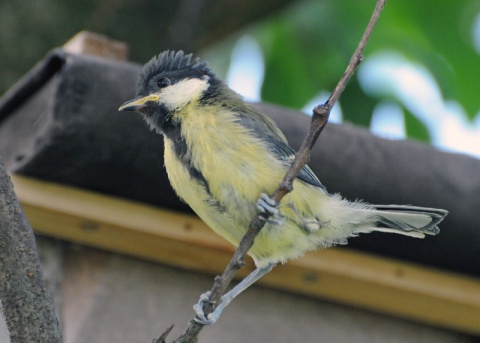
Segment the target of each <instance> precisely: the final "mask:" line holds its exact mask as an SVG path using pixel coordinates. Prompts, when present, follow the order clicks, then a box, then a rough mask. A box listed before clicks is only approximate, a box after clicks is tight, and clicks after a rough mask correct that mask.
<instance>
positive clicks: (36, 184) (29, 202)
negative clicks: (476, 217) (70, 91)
mask: <svg viewBox="0 0 480 343" xmlns="http://www.w3.org/2000/svg"><path fill="white" fill-rule="evenodd" d="M12 181H13V183H14V186H15V191H16V193H17V196H18V198H19V200H20V202H21V203H22V207H23V209H24V210H25V213H26V215H27V217H28V218H29V220H30V222H31V225H32V226H33V227H34V228H35V230H36V231H37V232H38V233H42V234H46V235H50V236H54V237H58V238H61V239H65V240H71V241H75V242H79V243H83V244H86V245H90V246H95V247H99V248H104V249H109V250H112V251H117V252H121V253H125V254H129V255H133V256H138V257H142V258H146V259H150V260H155V261H159V262H162V263H165V264H169V265H174V266H178V267H182V268H187V269H191V270H196V271H203V272H208V273H220V272H221V271H223V269H224V267H225V266H226V264H227V263H228V261H229V259H230V257H231V255H232V253H233V248H232V246H231V245H230V244H229V243H227V242H226V241H225V240H223V239H222V238H221V237H219V236H217V235H216V234H214V233H213V232H212V231H211V230H210V229H209V228H208V227H207V226H206V225H205V224H204V223H203V222H202V221H200V220H199V219H198V218H196V217H194V216H190V215H186V214H182V213H174V212H171V211H167V210H163V209H159V208H154V207H151V206H148V205H145V204H140V203H137V202H132V201H128V200H123V199H119V198H113V197H110V196H107V195H102V194H98V193H93V192H88V191H85V190H80V189H75V188H72V187H67V186H63V185H59V184H53V183H48V182H44V181H38V180H34V179H29V178H25V177H20V176H13V177H12ZM248 265H249V267H248V268H246V270H243V271H242V273H241V276H245V275H246V273H248V272H250V271H251V270H252V268H253V265H252V263H251V261H249V263H248ZM260 283H261V284H263V285H267V286H270V287H273V288H277V289H282V290H287V291H291V292H295V293H300V294H304V295H308V296H312V297H316V298H321V299H331V300H334V301H337V302H340V303H344V304H349V305H353V306H357V307H360V308H366V309H370V310H374V311H377V312H381V313H387V314H391V315H394V316H398V317H401V318H407V319H411V320H416V321H420V322H423V323H427V324H431V325H436V326H440V327H444V328H449V329H453V330H458V331H462V332H466V333H471V334H480V279H476V278H472V277H467V276H463V275H455V274H452V273H448V272H444V271H438V270H432V269H428V268H425V267H420V266H416V265H412V264H408V263H405V262H399V261H395V260H387V259H383V258H379V257H375V256H372V255H367V254H364V253H359V252H354V251H350V250H345V249H335V248H333V249H327V250H321V251H317V252H313V253H309V254H307V255H306V256H305V257H303V258H301V259H298V260H295V261H290V262H289V263H287V264H286V265H283V266H279V267H277V268H275V270H274V271H273V272H272V273H270V274H269V275H267V276H266V277H264V278H263V279H261V280H260Z"/></svg>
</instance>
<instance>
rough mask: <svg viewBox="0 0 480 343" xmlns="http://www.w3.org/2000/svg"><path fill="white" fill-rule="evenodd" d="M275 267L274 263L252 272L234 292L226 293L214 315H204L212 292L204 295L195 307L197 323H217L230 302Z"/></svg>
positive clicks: (233, 289) (234, 288)
mask: <svg viewBox="0 0 480 343" xmlns="http://www.w3.org/2000/svg"><path fill="white" fill-rule="evenodd" d="M273 267H275V264H274V263H271V264H269V265H267V266H266V267H264V268H257V269H255V270H254V271H253V272H251V273H250V274H249V275H248V276H247V277H246V278H245V279H243V280H242V281H241V282H240V283H239V284H238V285H236V286H235V287H233V288H232V290H231V291H230V292H228V293H226V294H225V295H224V296H222V300H221V302H220V303H219V304H218V306H217V307H216V308H215V310H214V311H213V312H212V313H209V314H208V315H207V316H206V315H205V314H204V313H203V305H204V303H205V302H206V301H209V299H210V291H209V292H206V293H203V294H202V295H201V296H200V300H199V301H198V303H197V304H196V305H195V306H193V309H194V310H195V313H196V314H197V315H196V316H195V321H196V322H198V323H200V324H203V325H211V324H213V323H215V322H216V321H217V320H218V318H219V317H220V314H222V311H223V309H224V308H225V307H227V306H228V304H230V302H231V301H232V300H233V299H235V297H236V296H237V295H239V294H240V293H242V292H243V291H244V290H246V289H247V288H248V287H250V286H251V285H253V284H254V283H255V282H256V281H257V280H259V279H260V278H261V277H262V276H264V275H265V274H267V273H269V272H270V271H271V270H272V269H273Z"/></svg>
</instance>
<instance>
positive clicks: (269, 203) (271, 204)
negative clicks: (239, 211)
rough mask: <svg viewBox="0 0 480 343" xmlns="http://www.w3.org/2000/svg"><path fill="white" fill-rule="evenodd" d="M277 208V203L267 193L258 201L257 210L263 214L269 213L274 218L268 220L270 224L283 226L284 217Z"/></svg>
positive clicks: (261, 195)
mask: <svg viewBox="0 0 480 343" xmlns="http://www.w3.org/2000/svg"><path fill="white" fill-rule="evenodd" d="M277 206H278V204H277V202H276V201H275V200H273V199H272V198H270V197H269V196H268V195H267V194H265V193H262V194H260V197H259V198H258V200H257V209H258V210H259V211H260V212H262V213H268V214H270V215H271V216H272V219H269V220H268V222H269V223H271V224H275V225H283V221H282V217H281V215H280V211H279V210H278V208H277Z"/></svg>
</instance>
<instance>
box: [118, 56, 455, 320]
mask: <svg viewBox="0 0 480 343" xmlns="http://www.w3.org/2000/svg"><path fill="white" fill-rule="evenodd" d="M119 110H120V111H137V112H140V113H141V114H142V116H143V118H144V119H145V120H146V122H147V123H148V125H149V126H150V128H151V129H153V130H155V131H156V132H158V133H159V134H162V135H163V138H164V143H165V152H164V160H165V167H166V170H167V173H168V178H169V180H170V183H171V185H172V187H173V188H174V189H175V191H176V192H177V194H178V196H180V197H181V198H182V199H183V200H184V201H185V202H187V203H188V204H189V205H190V207H191V208H192V209H193V210H194V211H195V213H196V214H197V215H198V216H199V217H200V218H202V219H203V221H205V223H206V224H207V225H208V226H209V227H210V228H212V229H213V230H214V231H215V232H216V233H218V234H219V235H221V236H222V237H224V238H226V239H227V240H228V241H229V242H231V243H232V244H234V245H238V243H239V242H240V240H241V239H242V237H243V235H244V234H245V232H246V230H247V227H248V224H249V222H250V220H251V219H252V218H253V217H254V215H255V214H256V213H257V211H258V210H260V211H266V212H269V213H270V214H272V215H273V217H271V218H272V219H270V220H268V221H267V223H266V225H265V227H264V228H263V229H262V230H261V232H260V233H259V234H258V236H257V237H256V239H255V243H254V245H253V247H252V248H251V249H250V251H249V255H250V256H251V257H252V258H253V260H254V261H255V264H256V267H257V269H256V270H255V271H254V272H252V273H251V274H250V275H249V276H248V277H246V278H245V279H244V280H243V281H242V282H240V283H239V284H238V285H237V286H236V287H234V288H233V289H232V290H231V291H230V292H229V293H227V294H225V295H224V296H223V297H222V301H221V303H220V304H219V305H218V306H217V308H216V310H215V311H214V312H212V313H210V314H209V315H208V316H206V315H205V314H204V313H203V309H202V308H203V302H204V301H206V300H207V299H208V295H209V294H208V292H207V293H206V294H204V295H202V297H201V299H200V301H199V303H198V304H197V305H196V306H195V307H194V308H195V311H196V312H197V316H196V320H197V321H198V322H200V323H202V324H212V323H214V322H215V321H216V320H217V319H218V317H219V315H220V313H221V312H222V310H223V308H224V307H225V306H227V305H228V303H230V301H231V300H232V299H233V298H234V297H235V296H237V295H238V294H239V293H240V292H242V291H243V290H244V289H246V288H247V287H248V286H250V285H251V284H253V283H254V282H255V281H256V280H258V279H259V278H260V277H262V276H263V275H264V274H266V273H268V272H269V271H270V270H271V269H272V268H273V266H274V265H275V264H276V263H279V262H281V263H284V262H286V261H287V260H288V259H293V258H297V257H300V256H302V255H303V254H304V253H305V252H306V251H309V250H315V249H319V248H327V247H330V246H332V245H335V244H346V243H347V238H349V237H353V236H356V235H358V234H359V233H369V232H372V231H382V232H393V233H398V234H402V235H406V236H411V237H416V238H423V237H424V236H425V235H435V234H437V233H438V232H439V229H438V227H437V224H438V223H439V222H441V221H442V220H443V218H444V217H445V216H446V215H447V213H448V212H447V211H445V210H441V209H433V208H423V207H413V206H397V205H386V206H378V205H371V204H367V203H365V202H362V201H354V202H349V201H347V200H345V199H343V198H342V197H341V196H340V195H339V194H329V193H328V192H327V191H326V189H325V187H324V186H323V185H322V184H321V183H320V181H319V180H318V178H317V177H316V176H315V174H314V173H313V172H312V170H311V169H310V168H309V167H308V166H305V167H304V168H303V169H302V170H301V172H300V174H299V175H298V178H297V179H296V180H295V181H294V185H293V191H292V192H291V193H289V194H287V195H286V196H285V197H284V198H283V200H282V201H281V203H280V204H275V202H274V201H272V200H271V199H270V198H269V197H268V196H267V194H272V192H273V191H274V190H275V189H276V187H277V186H278V184H279V183H280V181H281V180H282V178H283V176H284V175H285V173H286V171H287V169H288V168H289V166H290V164H291V163H292V161H293V158H294V154H295V151H294V150H293V149H292V148H291V147H290V146H289V145H288V143H287V140H286V138H285V136H284V135H283V133H282V132H281V131H280V129H279V128H278V127H277V125H276V124H275V123H274V122H273V121H272V120H271V119H270V118H268V117H267V116H265V115H264V114H262V113H259V112H257V111H256V110H254V109H253V108H252V107H251V106H250V105H249V104H247V103H245V102H244V101H243V99H242V98H241V97H240V96H239V95H238V94H237V93H235V92H234V91H233V90H231V89H230V88H229V87H228V86H227V85H226V84H225V83H224V82H223V81H222V80H220V79H219V78H218V77H217V76H216V75H215V74H214V72H213V71H212V70H211V69H210V68H209V67H208V65H207V63H206V62H202V61H200V60H199V59H198V58H195V59H194V58H193V57H192V54H189V55H186V54H184V53H183V51H179V52H174V51H165V52H162V53H161V54H159V55H158V56H155V57H153V58H152V59H151V60H150V61H149V62H148V63H147V64H146V65H145V66H144V68H143V70H142V72H141V74H140V76H139V79H138V83H137V97H136V98H135V99H133V100H130V101H127V102H126V103H124V104H123V105H122V106H121V107H120V108H119Z"/></svg>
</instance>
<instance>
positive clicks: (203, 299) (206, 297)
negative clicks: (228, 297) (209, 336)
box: [193, 291, 224, 325]
mask: <svg viewBox="0 0 480 343" xmlns="http://www.w3.org/2000/svg"><path fill="white" fill-rule="evenodd" d="M210 294H211V292H210V291H208V292H205V293H203V294H202V295H200V299H199V300H198V303H196V304H195V305H194V306H193V310H194V311H195V314H196V316H195V317H194V318H193V319H194V320H195V321H196V322H197V323H200V324H203V325H212V324H215V323H216V321H217V320H218V318H219V317H220V314H222V311H223V307H224V306H222V303H220V304H219V306H217V307H216V308H215V310H214V311H213V312H211V313H209V314H207V315H206V314H205V312H204V311H203V306H204V305H205V303H207V302H211V301H210Z"/></svg>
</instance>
